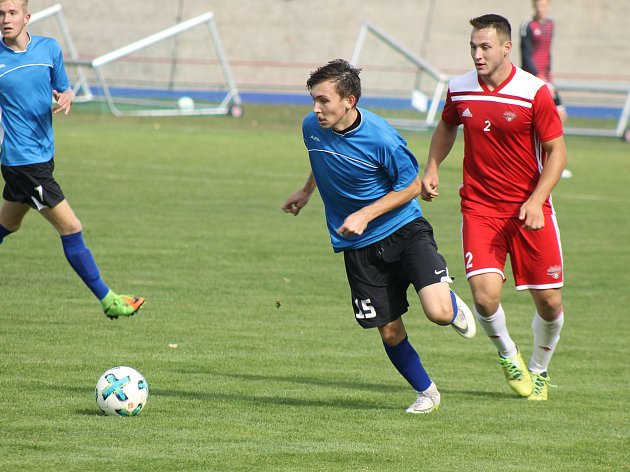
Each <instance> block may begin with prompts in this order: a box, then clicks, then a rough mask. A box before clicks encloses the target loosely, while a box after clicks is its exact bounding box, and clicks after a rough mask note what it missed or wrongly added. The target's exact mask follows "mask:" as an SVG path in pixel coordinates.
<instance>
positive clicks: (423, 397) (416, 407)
mask: <svg viewBox="0 0 630 472" xmlns="http://www.w3.org/2000/svg"><path fill="white" fill-rule="evenodd" d="M438 408H440V392H439V391H438V389H437V387H436V386H435V384H434V383H431V385H429V388H427V389H426V390H424V391H422V392H418V398H417V399H416V401H415V402H413V404H412V405H411V406H410V407H409V408H407V409H406V410H405V411H406V412H407V413H415V414H418V413H420V414H423V413H431V412H432V411H436V410H437V409H438Z"/></svg>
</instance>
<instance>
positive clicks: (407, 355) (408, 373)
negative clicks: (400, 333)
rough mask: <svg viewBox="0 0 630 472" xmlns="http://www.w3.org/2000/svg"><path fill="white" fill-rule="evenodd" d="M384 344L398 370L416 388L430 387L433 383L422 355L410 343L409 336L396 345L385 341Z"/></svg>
mask: <svg viewBox="0 0 630 472" xmlns="http://www.w3.org/2000/svg"><path fill="white" fill-rule="evenodd" d="M383 346H384V347H385V352H386V353H387V355H388V356H389V360H390V361H392V364H394V367H396V370H398V372H400V374H401V375H402V376H403V377H404V378H405V380H406V381H407V382H409V385H411V386H412V387H413V388H414V390H416V391H417V392H422V391H424V390H426V389H427V388H429V386H430V385H431V379H430V378H429V374H427V371H426V370H424V367H423V366H422V362H420V356H419V355H418V353H417V352H416V350H415V349H414V348H413V346H412V345H411V344H410V343H409V338H408V337H405V339H404V340H402V341H401V342H400V343H398V344H397V345H396V346H393V347H392V346H388V345H387V344H385V343H383Z"/></svg>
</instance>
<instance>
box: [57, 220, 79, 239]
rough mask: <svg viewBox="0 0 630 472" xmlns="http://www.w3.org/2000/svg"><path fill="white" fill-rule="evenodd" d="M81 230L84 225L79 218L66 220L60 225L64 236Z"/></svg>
mask: <svg viewBox="0 0 630 472" xmlns="http://www.w3.org/2000/svg"><path fill="white" fill-rule="evenodd" d="M81 231H83V226H81V222H80V221H79V220H78V219H77V218H74V219H72V220H70V221H66V222H64V223H63V224H62V225H59V233H60V234H61V235H62V236H65V235H68V234H75V233H80V232H81Z"/></svg>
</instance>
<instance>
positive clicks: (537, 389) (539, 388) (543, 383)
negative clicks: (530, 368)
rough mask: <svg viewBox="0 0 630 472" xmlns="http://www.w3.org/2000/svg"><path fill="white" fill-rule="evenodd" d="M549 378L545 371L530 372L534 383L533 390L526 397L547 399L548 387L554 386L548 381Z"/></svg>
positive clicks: (536, 399) (537, 399)
mask: <svg viewBox="0 0 630 472" xmlns="http://www.w3.org/2000/svg"><path fill="white" fill-rule="evenodd" d="M550 381H551V379H550V378H549V375H547V372H541V373H540V374H534V373H533V372H532V383H533V384H534V391H533V392H532V394H531V395H530V396H529V397H527V399H528V400H534V401H544V400H546V399H547V390H548V389H549V387H555V385H552V384H551V383H550Z"/></svg>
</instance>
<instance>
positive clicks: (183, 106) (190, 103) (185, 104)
mask: <svg viewBox="0 0 630 472" xmlns="http://www.w3.org/2000/svg"><path fill="white" fill-rule="evenodd" d="M177 106H178V107H179V108H180V110H192V109H193V108H195V101H194V100H193V99H192V98H190V97H179V99H178V100H177Z"/></svg>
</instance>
